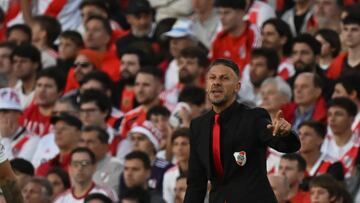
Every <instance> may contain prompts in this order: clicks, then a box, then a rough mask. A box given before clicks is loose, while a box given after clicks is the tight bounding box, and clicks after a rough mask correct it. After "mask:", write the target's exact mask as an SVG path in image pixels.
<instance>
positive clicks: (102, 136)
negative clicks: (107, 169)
mask: <svg viewBox="0 0 360 203" xmlns="http://www.w3.org/2000/svg"><path fill="white" fill-rule="evenodd" d="M81 131H82V132H93V131H95V132H96V134H97V138H98V139H99V140H100V142H101V143H102V144H108V142H109V137H110V136H109V134H108V132H107V131H106V130H105V129H103V128H102V127H99V126H94V125H89V126H85V127H83V128H82V130H81Z"/></svg>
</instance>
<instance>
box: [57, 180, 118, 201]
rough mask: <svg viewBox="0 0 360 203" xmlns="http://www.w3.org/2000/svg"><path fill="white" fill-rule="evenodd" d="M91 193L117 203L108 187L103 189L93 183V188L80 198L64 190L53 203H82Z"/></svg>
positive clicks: (69, 190) (113, 193) (114, 194)
mask: <svg viewBox="0 0 360 203" xmlns="http://www.w3.org/2000/svg"><path fill="white" fill-rule="evenodd" d="M93 193H101V194H104V195H106V196H107V197H109V198H110V199H112V200H113V201H114V202H117V201H119V199H118V197H117V195H116V193H115V192H114V191H113V190H112V189H110V188H108V187H104V186H98V185H95V184H94V183H93V186H92V187H91V189H90V190H89V191H88V192H87V193H86V194H85V195H84V196H82V197H75V196H74V194H73V192H72V189H71V188H70V189H68V190H66V191H65V192H64V193H62V194H61V195H59V197H58V198H56V199H55V201H54V203H83V202H84V199H85V197H87V196H88V195H89V194H93Z"/></svg>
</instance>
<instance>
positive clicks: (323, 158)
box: [306, 153, 334, 176]
mask: <svg viewBox="0 0 360 203" xmlns="http://www.w3.org/2000/svg"><path fill="white" fill-rule="evenodd" d="M332 163H334V160H333V159H332V158H331V157H329V156H328V155H326V154H324V153H321V155H320V157H319V159H318V160H317V161H316V163H315V164H314V166H313V167H312V168H311V170H310V171H306V175H307V176H317V175H321V174H324V173H326V172H327V169H328V168H329V166H330V165H331V164H332Z"/></svg>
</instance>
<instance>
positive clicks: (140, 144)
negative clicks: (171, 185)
mask: <svg viewBox="0 0 360 203" xmlns="http://www.w3.org/2000/svg"><path fill="white" fill-rule="evenodd" d="M129 136H130V139H131V141H132V144H133V150H134V151H142V152H145V153H146V154H147V155H148V156H149V158H150V162H151V175H150V178H149V181H148V183H149V184H148V186H149V188H151V189H155V190H156V191H157V192H159V194H161V193H162V184H163V177H164V174H165V172H166V171H167V170H168V169H169V168H171V167H172V164H171V163H170V162H168V161H166V160H164V159H160V158H157V157H156V152H157V151H158V150H159V147H160V138H161V133H160V131H159V130H158V129H157V128H155V126H153V125H152V123H151V122H149V121H144V122H143V123H142V124H140V125H136V126H134V127H133V128H132V129H131V130H130V132H129ZM124 186H125V185H124Z"/></svg>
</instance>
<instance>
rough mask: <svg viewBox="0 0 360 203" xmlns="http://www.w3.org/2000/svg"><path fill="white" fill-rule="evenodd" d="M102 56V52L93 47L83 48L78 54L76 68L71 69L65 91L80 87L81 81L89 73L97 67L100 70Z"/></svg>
mask: <svg viewBox="0 0 360 203" xmlns="http://www.w3.org/2000/svg"><path fill="white" fill-rule="evenodd" d="M102 58H103V55H102V54H100V53H98V52H96V51H93V50H91V49H83V50H81V51H80V52H79V53H78V55H77V56H76V59H75V62H74V69H73V70H70V71H69V73H68V75H67V79H66V81H67V82H66V87H65V90H64V92H65V93H67V92H70V91H71V90H74V89H77V88H78V87H79V83H81V81H82V80H83V79H84V76H85V75H86V74H87V73H90V72H91V71H93V70H96V69H98V70H100V69H101V63H102Z"/></svg>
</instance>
